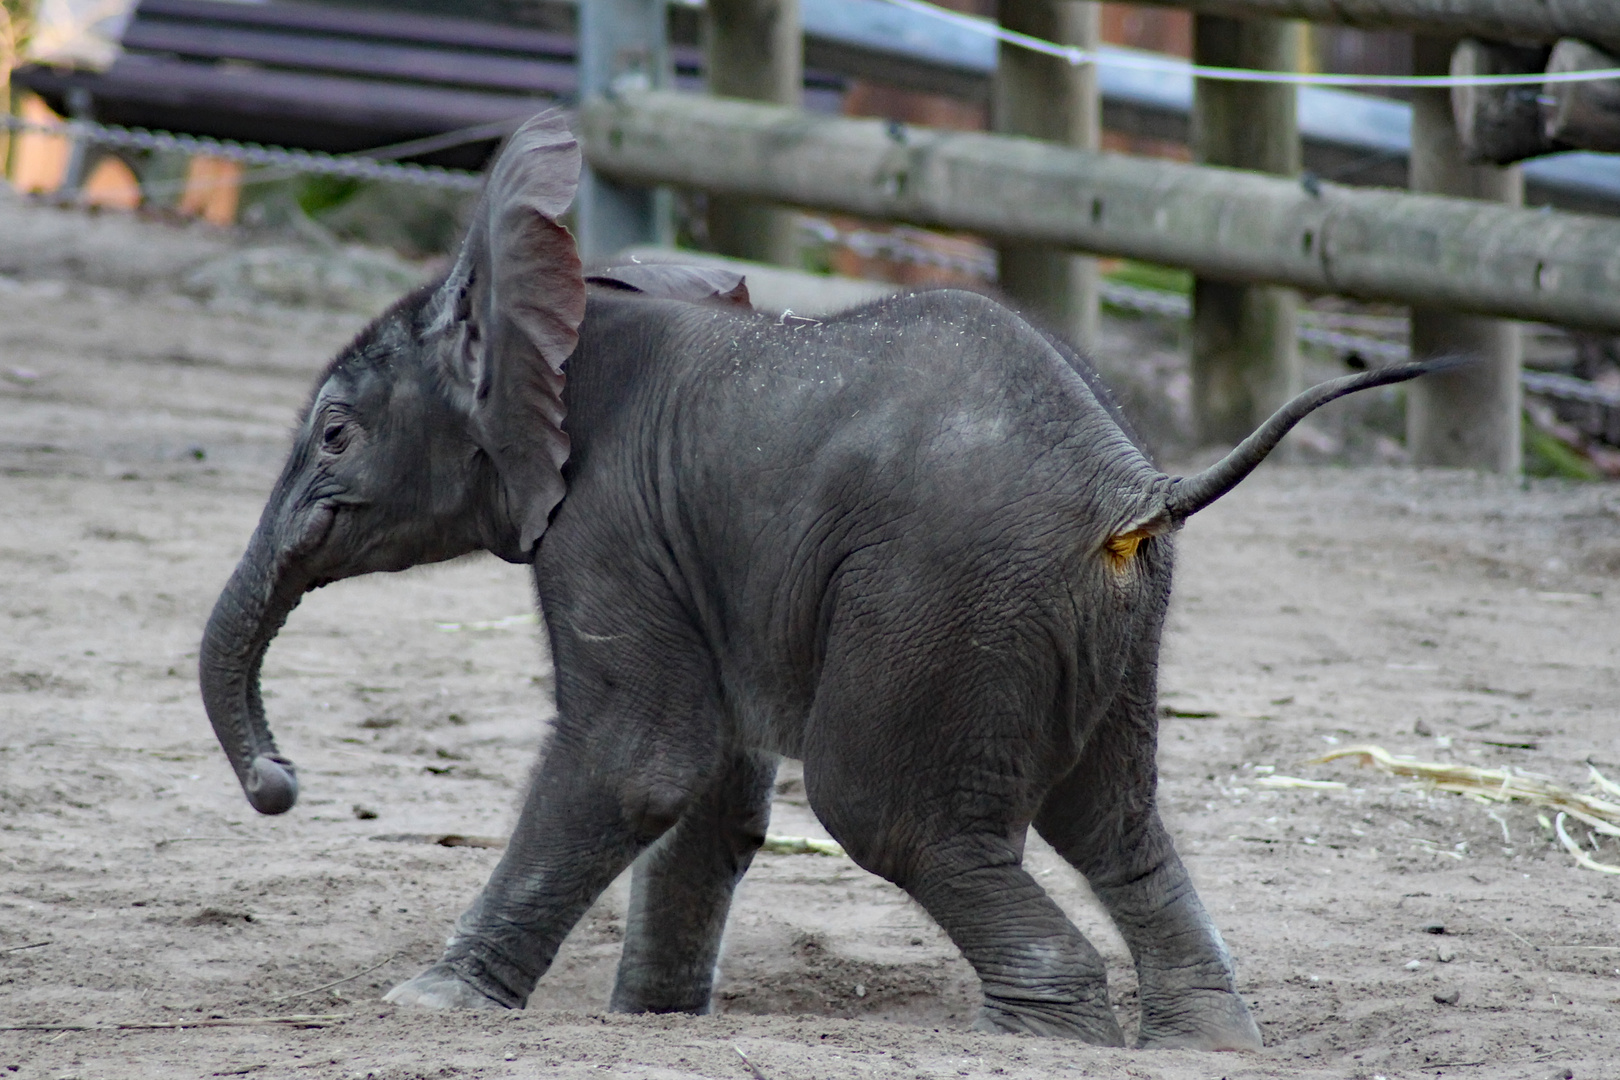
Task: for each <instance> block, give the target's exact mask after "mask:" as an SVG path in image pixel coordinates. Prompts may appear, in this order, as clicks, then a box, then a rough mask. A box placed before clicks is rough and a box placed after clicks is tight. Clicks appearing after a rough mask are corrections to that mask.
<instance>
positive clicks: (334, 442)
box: [321, 420, 349, 454]
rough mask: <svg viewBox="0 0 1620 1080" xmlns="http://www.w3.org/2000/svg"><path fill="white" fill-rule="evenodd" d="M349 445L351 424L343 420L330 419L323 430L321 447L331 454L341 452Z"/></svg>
mask: <svg viewBox="0 0 1620 1080" xmlns="http://www.w3.org/2000/svg"><path fill="white" fill-rule="evenodd" d="M348 445H349V426H348V425H347V424H345V423H344V422H343V421H341V420H328V421H327V423H326V429H325V430H324V431H322V432H321V449H322V450H325V451H326V452H327V453H329V454H341V453H343V450H344V448H345V447H347V446H348Z"/></svg>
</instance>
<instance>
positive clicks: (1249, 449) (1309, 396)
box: [1165, 353, 1479, 525]
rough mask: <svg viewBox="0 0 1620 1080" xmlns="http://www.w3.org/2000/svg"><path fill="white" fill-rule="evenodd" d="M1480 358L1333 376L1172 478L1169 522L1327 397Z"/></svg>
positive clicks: (1210, 498)
mask: <svg viewBox="0 0 1620 1080" xmlns="http://www.w3.org/2000/svg"><path fill="white" fill-rule="evenodd" d="M1478 359H1479V357H1478V356H1477V355H1475V354H1473V353H1452V354H1447V355H1445V356H1436V357H1432V358H1430V359H1427V360H1415V361H1412V362H1411V363H1406V364H1392V365H1390V366H1389V367H1383V368H1377V369H1375V370H1373V371H1363V372H1360V373H1358V374H1355V375H1346V376H1345V377H1344V378H1342V379H1334V380H1332V381H1331V382H1325V383H1323V384H1321V385H1320V386H1314V387H1312V388H1311V389H1309V390H1307V391H1305V392H1304V393H1303V394H1301V395H1299V396H1298V397H1296V398H1294V400H1292V401H1290V402H1289V403H1288V404H1286V405H1284V406H1283V407H1282V408H1280V409H1278V410H1277V411H1276V412H1275V413H1273V414H1272V415H1271V419H1269V420H1267V421H1266V422H1265V423H1264V424H1261V425H1260V427H1259V428H1258V429H1256V430H1255V432H1254V434H1252V435H1250V436H1249V437H1248V438H1247V439H1244V440H1243V442H1241V443H1239V444H1238V446H1237V448H1236V449H1234V450H1233V451H1232V452H1231V453H1230V454H1227V455H1226V456H1225V457H1223V458H1221V460H1219V461H1217V462H1216V463H1215V464H1213V465H1211V466H1210V467H1209V468H1207V469H1205V470H1203V471H1202V472H1199V473H1194V474H1193V475H1192V476H1182V477H1177V478H1175V479H1174V480H1172V481H1171V482H1170V490H1169V492H1168V493H1167V494H1166V497H1165V510H1166V511H1167V513H1168V515H1169V517H1170V520H1171V522H1172V523H1173V524H1174V525H1180V524H1181V523H1182V522H1184V521H1186V520H1187V519H1188V518H1190V517H1192V516H1193V515H1194V514H1196V513H1198V511H1200V510H1202V509H1203V508H1204V507H1206V506H1208V505H1209V504H1210V503H1212V502H1214V501H1215V500H1216V499H1219V498H1220V497H1221V496H1222V495H1225V494H1226V493H1227V492H1228V491H1231V490H1232V489H1233V488H1234V487H1236V486H1237V485H1238V484H1239V483H1240V482H1242V480H1243V478H1244V477H1246V476H1248V475H1249V474H1250V473H1251V472H1253V471H1254V469H1255V466H1257V465H1259V464H1260V463H1261V462H1262V461H1264V460H1265V459H1266V455H1267V454H1269V453H1271V452H1272V451H1273V450H1275V449H1276V448H1277V444H1278V443H1279V442H1281V441H1282V437H1283V436H1284V435H1286V434H1288V432H1289V430H1290V429H1291V428H1292V427H1293V426H1294V425H1295V424H1297V423H1299V422H1300V421H1301V420H1303V419H1305V417H1306V416H1308V415H1310V414H1311V413H1312V412H1313V411H1315V410H1316V409H1318V408H1320V407H1322V406H1323V405H1326V404H1327V403H1328V402H1330V401H1333V400H1335V399H1336V398H1342V397H1344V396H1345V395H1346V394H1353V393H1355V392H1356V391H1357V390H1367V389H1370V388H1372V387H1374V386H1388V385H1389V384H1390V383H1398V382H1405V381H1407V380H1408V379H1415V378H1418V377H1419V376H1421V375H1430V374H1433V373H1434V372H1437V371H1449V370H1451V369H1452V368H1457V367H1462V366H1464V365H1466V364H1471V363H1474V362H1475V361H1476V360H1478Z"/></svg>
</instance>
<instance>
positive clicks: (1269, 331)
mask: <svg viewBox="0 0 1620 1080" xmlns="http://www.w3.org/2000/svg"><path fill="white" fill-rule="evenodd" d="M1298 42H1299V31H1298V28H1297V26H1296V25H1295V24H1293V23H1289V22H1284V21H1282V20H1279V19H1228V18H1225V17H1223V16H1218V15H1198V16H1195V17H1194V19H1193V62H1194V63H1198V64H1207V65H1210V66H1214V67H1237V68H1261V69H1267V70H1274V71H1293V70H1296V69H1297V68H1298V65H1299V45H1298ZM1296 112H1297V110H1296V108H1295V90H1294V88H1293V87H1292V86H1270V85H1264V84H1256V83H1237V82H1218V81H1215V80H1211V79H1198V80H1196V81H1195V82H1194V90H1193V114H1192V147H1193V157H1194V159H1195V160H1197V161H1198V162H1199V163H1201V164H1205V165H1224V166H1228V167H1231V168H1238V169H1252V170H1255V171H1258V172H1267V173H1276V174H1279V175H1283V176H1292V175H1294V174H1297V173H1298V172H1299V169H1300V143H1299V123H1298V119H1297V115H1296ZM1298 304H1299V299H1298V294H1297V293H1295V292H1294V291H1293V290H1292V289H1285V288H1278V287H1276V286H1265V285H1239V284H1234V283H1232V282H1227V281H1215V280H1210V279H1207V278H1202V277H1200V278H1196V279H1195V280H1194V281H1193V319H1192V405H1193V420H1194V424H1195V425H1196V427H1197V432H1198V438H1199V440H1200V441H1202V442H1206V443H1235V442H1238V441H1240V440H1242V439H1243V438H1244V437H1246V436H1247V435H1248V434H1249V432H1251V431H1253V430H1254V429H1255V428H1256V427H1257V426H1259V424H1260V423H1261V422H1262V421H1263V420H1265V418H1266V417H1268V416H1270V415H1271V413H1272V412H1273V411H1274V410H1275V409H1276V408H1277V407H1278V406H1279V405H1281V404H1282V403H1283V402H1284V401H1286V400H1287V399H1288V398H1289V397H1291V396H1292V395H1293V394H1294V393H1295V392H1296V391H1297V390H1298V388H1299V384H1300V381H1301V380H1300V371H1299V349H1298V345H1297V336H1298V335H1297V326H1296V322H1297V314H1296V309H1297V308H1298Z"/></svg>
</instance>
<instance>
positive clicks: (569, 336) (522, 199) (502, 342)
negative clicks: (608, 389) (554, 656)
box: [429, 112, 585, 558]
mask: <svg viewBox="0 0 1620 1080" xmlns="http://www.w3.org/2000/svg"><path fill="white" fill-rule="evenodd" d="M579 170H580V151H579V143H578V141H576V140H575V138H574V136H573V134H572V133H571V132H570V131H569V130H568V125H567V124H566V123H565V122H564V119H563V116H562V114H561V113H557V112H551V113H544V114H542V115H540V116H536V117H535V118H533V119H532V120H530V121H528V122H527V123H525V124H524V125H523V126H522V127H521V128H519V129H518V130H517V131H516V132H515V133H514V134H513V135H512V137H511V139H510V140H508V142H507V144H506V147H505V148H504V149H503V150H502V151H501V154H500V157H499V158H497V159H496V161H495V164H494V165H492V166H491V167H490V172H489V179H488V180H487V181H486V182H485V184H484V193H483V196H482V197H481V198H480V199H479V202H478V207H477V209H476V211H475V212H474V214H473V220H472V224H471V225H470V226H469V227H468V230H467V238H466V239H465V240H464V241H463V242H462V246H461V254H460V256H459V257H458V258H457V260H456V264H455V266H454V268H453V269H451V271H450V274H449V276H448V277H447V278H446V279H445V282H444V284H443V285H442V286H441V287H440V288H439V289H438V290H437V292H436V293H435V294H434V296H433V297H432V299H430V300H429V305H430V310H429V318H430V326H429V332H430V333H433V334H435V335H438V336H439V337H440V340H441V342H442V348H443V352H442V354H441V355H442V360H441V363H442V365H443V366H444V368H445V371H444V374H445V375H446V376H447V377H449V378H450V379H451V380H452V382H454V383H456V384H459V385H461V386H464V387H467V388H469V389H470V390H471V402H470V412H471V420H472V426H473V433H474V437H475V438H476V439H477V441H478V443H479V444H480V445H481V446H482V447H483V449H484V451H485V452H486V453H487V454H489V456H490V459H491V460H492V461H493V462H494V463H495V468H496V470H497V471H498V472H499V474H500V477H501V484H502V487H503V489H504V490H503V495H504V497H505V500H506V512H507V514H508V515H509V516H510V519H511V524H512V527H513V528H514V530H515V531H516V536H517V543H518V547H519V553H520V554H521V555H522V556H523V557H525V558H526V557H528V556H530V555H532V553H533V549H534V544H535V541H537V540H538V539H539V538H540V534H541V533H543V532H545V531H546V522H547V520H548V519H549V517H550V515H551V511H552V508H554V507H555V506H556V505H557V503H558V502H560V501H561V500H562V497H563V489H564V485H563V477H562V465H563V462H565V461H567V460H568V436H567V434H565V433H564V432H563V430H562V422H563V401H562V392H563V374H562V368H563V363H564V361H566V360H567V359H568V357H569V355H570V354H571V353H572V352H573V351H574V346H575V344H577V343H578V341H579V324H580V321H581V320H582V319H584V317H585V278H584V275H583V272H582V270H581V267H580V261H579V251H578V249H577V248H576V247H575V245H574V238H573V236H571V235H570V234H569V232H568V230H567V229H565V228H564V227H563V226H562V225H561V224H559V223H558V219H559V218H560V217H561V216H562V214H563V211H565V210H567V209H568V204H569V203H571V202H573V200H574V192H575V190H576V189H577V188H578V187H579Z"/></svg>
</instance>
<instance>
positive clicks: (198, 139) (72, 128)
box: [0, 115, 484, 191]
mask: <svg viewBox="0 0 1620 1080" xmlns="http://www.w3.org/2000/svg"><path fill="white" fill-rule="evenodd" d="M0 126H3V127H6V128H9V129H10V130H12V131H27V132H41V133H45V134H50V135H64V136H66V137H68V138H70V139H77V140H81V141H83V142H87V143H93V144H95V145H97V146H111V147H116V148H118V149H121V150H150V151H155V152H157V153H177V154H205V155H207V156H208V157H216V158H224V159H226V160H227V161H240V162H242V163H243V164H244V165H255V166H268V167H271V168H276V169H281V170H285V171H287V172H290V173H307V174H313V175H318V176H346V177H351V178H353V179H355V180H387V181H391V182H393V183H396V184H415V185H417V186H419V187H436V188H449V189H451V190H453V191H478V190H479V189H480V188H482V187H483V186H484V178H483V176H482V175H481V174H479V173H474V172H465V171H462V170H459V169H441V168H438V167H436V166H431V165H397V164H385V163H383V162H379V161H372V160H370V159H368V158H362V157H339V156H336V155H334V154H322V153H317V152H315V151H311V150H289V149H287V148H286V147H281V146H261V145H260V144H258V143H244V142H234V141H232V140H230V139H210V138H206V137H204V136H201V135H176V134H174V133H172V132H168V131H148V130H147V129H145V128H127V127H118V126H116V125H113V124H97V123H92V122H91V121H88V120H68V121H65V122H62V123H55V124H42V123H39V122H37V121H32V120H24V119H22V118H21V117H16V116H8V115H0Z"/></svg>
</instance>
